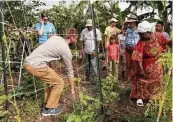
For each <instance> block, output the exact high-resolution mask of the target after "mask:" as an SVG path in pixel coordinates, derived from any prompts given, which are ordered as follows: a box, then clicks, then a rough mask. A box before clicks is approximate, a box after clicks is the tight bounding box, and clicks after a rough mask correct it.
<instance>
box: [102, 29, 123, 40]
mask: <svg viewBox="0 0 173 122" xmlns="http://www.w3.org/2000/svg"><path fill="white" fill-rule="evenodd" d="M120 31H121V30H120V29H118V28H117V27H111V26H108V27H106V29H105V33H104V35H106V36H107V41H109V38H110V37H111V36H112V35H113V34H117V33H119V32H120Z"/></svg>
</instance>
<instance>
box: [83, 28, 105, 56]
mask: <svg viewBox="0 0 173 122" xmlns="http://www.w3.org/2000/svg"><path fill="white" fill-rule="evenodd" d="M93 31H94V30H93V29H92V30H91V31H89V30H88V29H87V28H85V29H83V30H82V32H81V37H80V40H81V41H84V50H85V53H87V54H91V53H92V52H93V51H94V50H95V42H94V32H93ZM96 37H97V41H101V39H102V38H101V32H100V31H99V30H98V29H97V28H96Z"/></svg>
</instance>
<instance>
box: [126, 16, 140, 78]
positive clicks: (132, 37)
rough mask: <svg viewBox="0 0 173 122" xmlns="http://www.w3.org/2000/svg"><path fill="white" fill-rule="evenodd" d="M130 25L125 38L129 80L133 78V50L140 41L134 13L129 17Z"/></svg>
mask: <svg viewBox="0 0 173 122" xmlns="http://www.w3.org/2000/svg"><path fill="white" fill-rule="evenodd" d="M126 22H127V23H128V25H129V28H128V29H127V30H126V39H125V47H126V51H125V54H126V68H127V70H126V71H127V77H128V81H129V80H130V79H131V70H132V62H131V57H132V53H133V50H134V48H135V46H136V44H137V42H138V41H139V39H140V38H139V34H138V32H137V31H136V29H137V23H138V20H137V17H136V16H134V15H131V17H129V19H128V20H127V21H126Z"/></svg>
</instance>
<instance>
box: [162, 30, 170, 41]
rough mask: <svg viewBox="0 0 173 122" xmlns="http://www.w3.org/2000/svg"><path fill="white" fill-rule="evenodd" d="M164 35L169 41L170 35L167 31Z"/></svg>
mask: <svg viewBox="0 0 173 122" xmlns="http://www.w3.org/2000/svg"><path fill="white" fill-rule="evenodd" d="M162 34H163V36H164V37H165V38H166V39H167V40H169V34H168V33H166V32H165V31H163V32H162Z"/></svg>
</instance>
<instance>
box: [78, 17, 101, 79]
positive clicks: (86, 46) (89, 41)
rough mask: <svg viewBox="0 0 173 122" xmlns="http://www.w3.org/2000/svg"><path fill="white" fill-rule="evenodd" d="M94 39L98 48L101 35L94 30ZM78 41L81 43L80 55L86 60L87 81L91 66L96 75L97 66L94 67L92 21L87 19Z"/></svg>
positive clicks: (94, 51)
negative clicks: (95, 38)
mask: <svg viewBox="0 0 173 122" xmlns="http://www.w3.org/2000/svg"><path fill="white" fill-rule="evenodd" d="M96 37H97V41H98V43H97V44H98V47H99V45H100V41H101V33H100V31H99V30H98V29H97V28H96ZM80 40H81V41H82V45H81V53H82V55H83V56H84V57H85V60H86V69H85V70H86V72H85V73H86V78H87V80H89V77H90V75H91V74H90V73H91V71H90V70H91V65H92V68H93V69H94V72H95V74H96V75H97V65H96V50H95V47H96V46H95V40H94V30H93V26H92V20H91V19H88V20H87V21H86V28H85V29H83V30H82V32H81V37H80Z"/></svg>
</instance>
